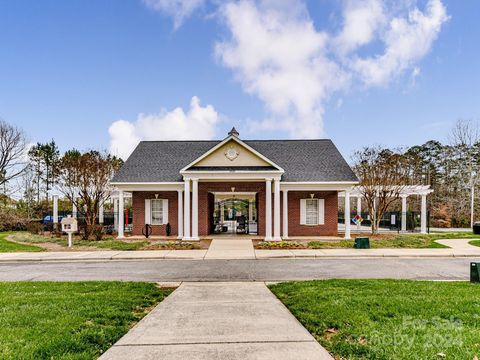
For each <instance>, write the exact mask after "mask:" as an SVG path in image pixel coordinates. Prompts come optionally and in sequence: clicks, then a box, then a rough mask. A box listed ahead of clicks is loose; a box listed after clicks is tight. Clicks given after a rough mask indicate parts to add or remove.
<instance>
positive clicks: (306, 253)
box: [0, 239, 480, 263]
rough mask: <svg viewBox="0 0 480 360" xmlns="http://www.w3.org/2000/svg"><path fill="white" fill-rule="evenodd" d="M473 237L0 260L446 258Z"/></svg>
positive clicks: (231, 245) (469, 251) (3, 258)
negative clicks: (423, 245) (416, 244)
mask: <svg viewBox="0 0 480 360" xmlns="http://www.w3.org/2000/svg"><path fill="white" fill-rule="evenodd" d="M472 240H473V239H458V240H437V242H438V243H440V244H443V245H446V246H449V247H450V248H448V249H434V248H432V249H406V248H403V249H402V248H396V249H393V248H391V249H295V250H255V249H254V248H253V245H252V241H251V240H246V239H245V240H243V239H242V240H234V239H215V240H213V241H212V243H211V245H210V248H209V249H208V250H139V251H113V250H108V251H61V252H53V251H52V252H14V253H0V263H6V262H23V261H46V262H47V261H49V262H52V261H68V262H71V261H72V262H73V261H80V262H86V261H109V260H119V261H126V260H132V261H133V260H163V259H167V260H168V259H184V260H213V259H216V260H218V259H225V260H232V259H280V258H291V259H292V258H293V259H305V258H307V259H317V258H319V259H336V258H343V259H346V258H350V259H357V258H436V257H440V258H442V257H443V258H447V257H478V256H480V247H478V246H472V245H469V244H468V243H469V242H470V241H472Z"/></svg>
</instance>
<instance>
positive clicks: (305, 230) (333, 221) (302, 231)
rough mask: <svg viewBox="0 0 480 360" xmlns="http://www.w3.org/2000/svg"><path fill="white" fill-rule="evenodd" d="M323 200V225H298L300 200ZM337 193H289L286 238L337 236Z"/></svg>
mask: <svg viewBox="0 0 480 360" xmlns="http://www.w3.org/2000/svg"><path fill="white" fill-rule="evenodd" d="M310 194H315V198H318V199H325V224H324V225H300V199H309V198H310ZM337 224H338V193H337V192H336V191H289V192H288V236H289V237H294V236H336V235H338V225H337Z"/></svg>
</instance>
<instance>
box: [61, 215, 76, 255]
mask: <svg viewBox="0 0 480 360" xmlns="http://www.w3.org/2000/svg"><path fill="white" fill-rule="evenodd" d="M62 231H63V232H66V233H67V234H68V247H69V248H71V247H72V245H73V242H72V234H73V233H76V232H77V231H78V225H77V219H76V218H72V216H71V215H68V216H67V217H66V218H63V219H62Z"/></svg>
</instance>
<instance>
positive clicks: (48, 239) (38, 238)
mask: <svg viewBox="0 0 480 360" xmlns="http://www.w3.org/2000/svg"><path fill="white" fill-rule="evenodd" d="M4 234H5V235H4ZM2 235H4V236H3V237H4V238H6V237H7V236H8V239H9V240H12V241H8V240H6V239H5V242H6V243H8V244H9V246H12V250H11V251H27V250H23V249H24V247H25V249H26V248H32V249H38V250H30V251H43V250H44V249H43V248H41V247H38V246H30V245H31V244H42V243H49V244H56V245H60V246H62V247H65V248H66V247H67V237H66V236H63V237H52V236H45V235H35V234H30V233H28V232H21V231H19V232H12V233H3V234H2V233H0V239H1V236H2ZM13 241H14V242H13ZM16 243H20V244H18V245H17V244H16ZM27 244H28V245H27ZM15 245H16V247H15ZM85 248H87V249H86V250H88V248H92V249H93V248H97V249H105V250H165V249H169V250H173V249H176V250H190V249H200V246H199V245H197V244H194V243H191V242H184V241H165V242H160V243H154V244H152V243H151V242H149V241H146V240H131V241H127V240H126V241H123V240H117V239H113V238H105V239H103V240H100V241H95V240H81V239H74V240H73V249H77V250H79V249H82V250H85ZM1 249H2V247H1V243H0V252H2V250H1ZM14 249H17V250H14Z"/></svg>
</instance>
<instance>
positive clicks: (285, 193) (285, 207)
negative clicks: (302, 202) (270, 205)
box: [282, 190, 288, 239]
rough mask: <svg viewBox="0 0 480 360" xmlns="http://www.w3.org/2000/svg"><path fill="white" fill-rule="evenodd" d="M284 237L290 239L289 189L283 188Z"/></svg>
mask: <svg viewBox="0 0 480 360" xmlns="http://www.w3.org/2000/svg"><path fill="white" fill-rule="evenodd" d="M282 210H283V238H284V239H288V190H283V209H282Z"/></svg>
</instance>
